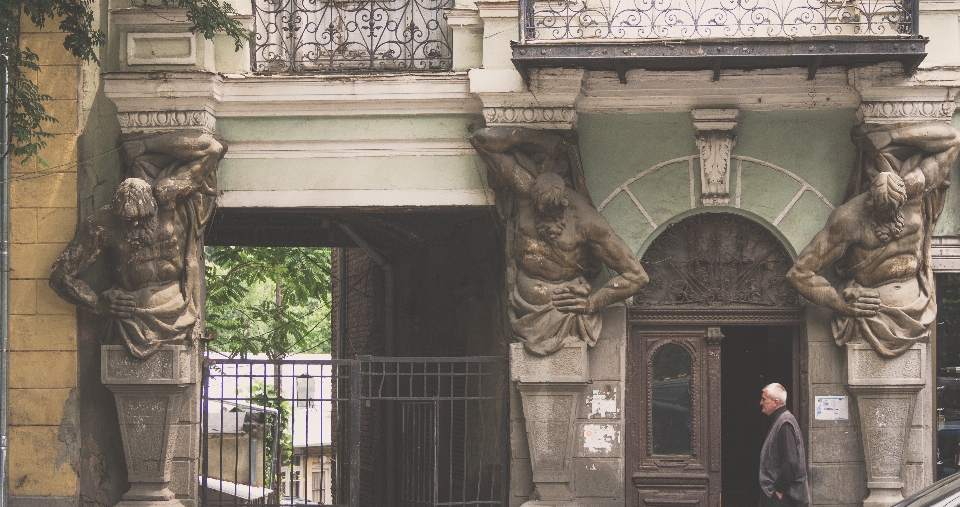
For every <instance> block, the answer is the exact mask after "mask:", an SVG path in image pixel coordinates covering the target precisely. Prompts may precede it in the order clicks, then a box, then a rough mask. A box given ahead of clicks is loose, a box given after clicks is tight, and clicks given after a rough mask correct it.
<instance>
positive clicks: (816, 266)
mask: <svg viewBox="0 0 960 507" xmlns="http://www.w3.org/2000/svg"><path fill="white" fill-rule="evenodd" d="M853 140H854V142H855V143H856V144H857V145H858V146H859V148H860V157H859V159H860V161H861V165H862V166H861V167H859V168H858V169H857V171H856V172H855V173H854V179H853V181H851V189H850V193H851V195H852V198H850V199H849V200H848V201H847V202H846V203H844V204H843V205H842V206H840V207H838V208H837V209H835V210H834V211H833V212H832V213H831V214H830V217H829V218H828V219H827V224H826V226H824V228H823V230H821V231H820V232H819V233H817V235H816V236H815V237H814V238H813V240H812V241H811V242H810V244H809V245H807V247H806V248H804V249H803V251H802V252H800V255H799V257H798V258H797V261H796V263H795V264H794V266H793V268H792V269H791V270H790V272H789V273H787V278H788V279H789V280H790V282H791V283H792V284H793V286H794V287H796V289H797V292H799V293H800V294H802V295H803V296H804V297H806V298H807V299H809V300H810V301H812V302H813V303H816V304H818V305H820V306H824V307H827V308H830V309H831V310H833V311H834V312H835V314H836V317H835V319H834V322H833V332H834V338H835V339H836V342H837V344H838V345H843V344H845V343H848V342H856V341H864V342H866V343H869V344H870V345H871V346H872V347H873V349H874V350H875V351H876V352H877V353H878V354H880V355H881V356H883V357H896V356H898V355H900V354H902V353H904V352H905V351H906V350H907V349H909V348H910V347H911V346H912V345H913V344H914V343H917V342H923V341H926V340H927V339H929V336H930V324H931V323H932V322H933V320H934V319H935V318H936V314H937V309H936V298H935V297H934V293H933V280H932V268H931V266H930V259H929V256H930V240H931V235H932V234H933V227H934V225H935V224H936V219H937V217H938V216H939V214H940V211H941V210H942V209H943V190H944V189H945V188H946V186H947V185H948V184H949V182H948V181H947V175H948V174H949V171H950V167H951V166H952V165H953V163H954V161H955V160H956V159H957V154H958V153H960V132H957V130H956V129H954V128H953V127H951V126H949V125H946V124H940V123H925V124H917V125H907V126H897V125H894V126H871V127H858V128H856V129H855V130H854V132H853ZM858 192H862V193H858ZM831 264H833V265H834V268H835V270H836V272H837V274H838V275H839V276H840V278H841V279H842V283H843V286H842V287H841V289H840V290H839V291H838V290H837V289H834V288H833V287H832V286H831V285H830V282H829V281H827V279H826V278H824V277H822V276H820V275H818V274H817V272H819V271H820V270H821V269H823V268H825V267H827V266H830V265H831Z"/></svg>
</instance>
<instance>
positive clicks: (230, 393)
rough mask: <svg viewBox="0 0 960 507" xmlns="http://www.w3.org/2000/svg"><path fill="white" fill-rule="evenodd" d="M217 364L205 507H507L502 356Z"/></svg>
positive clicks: (207, 395)
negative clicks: (306, 506)
mask: <svg viewBox="0 0 960 507" xmlns="http://www.w3.org/2000/svg"><path fill="white" fill-rule="evenodd" d="M328 357H329V356H317V355H297V356H293V357H292V358H288V359H284V360H282V361H271V360H267V359H244V360H241V359H228V358H218V357H210V358H209V361H208V366H207V368H206V372H205V376H204V385H203V396H202V419H201V472H200V491H199V498H200V505H201V506H204V507H206V506H210V507H213V506H239V505H264V506H278V505H339V506H350V507H359V506H363V507H377V506H400V507H433V506H467V505H470V506H500V507H506V505H507V491H508V486H509V469H508V467H507V463H508V460H507V456H508V453H509V429H508V428H509V427H508V410H509V401H508V400H509V395H508V382H507V377H506V359H505V358H502V357H456V358H437V357H429V358H386V357H370V356H360V357H357V358H356V359H352V360H340V359H328Z"/></svg>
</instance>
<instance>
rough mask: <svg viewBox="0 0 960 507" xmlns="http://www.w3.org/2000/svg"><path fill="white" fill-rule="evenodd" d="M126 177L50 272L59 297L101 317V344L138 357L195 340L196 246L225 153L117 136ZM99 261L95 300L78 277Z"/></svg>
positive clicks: (199, 287) (188, 142) (173, 137)
mask: <svg viewBox="0 0 960 507" xmlns="http://www.w3.org/2000/svg"><path fill="white" fill-rule="evenodd" d="M120 146H121V150H122V155H121V156H122V157H123V161H124V165H125V170H126V175H127V176H129V177H128V178H127V179H125V180H124V181H123V182H121V183H120V185H119V187H118V188H117V192H116V194H115V196H114V198H113V201H112V202H111V204H110V205H108V206H104V207H102V208H100V209H98V210H97V211H95V212H93V214H91V215H90V216H89V217H87V219H86V220H84V221H83V223H81V224H80V227H79V228H78V230H77V233H76V235H75V236H74V238H73V240H72V241H71V242H70V243H69V244H68V245H67V248H66V249H65V250H64V252H63V253H62V254H61V255H60V257H59V258H58V259H57V261H56V262H55V263H54V265H53V274H51V275H50V286H51V287H52V288H53V290H54V291H56V293H57V294H59V295H60V297H62V298H64V299H66V300H67V301H69V302H71V303H73V304H75V305H77V306H79V307H81V308H83V309H86V310H89V311H91V312H94V313H97V314H100V315H103V316H106V317H108V318H109V320H108V322H107V324H108V326H107V336H106V339H107V341H110V342H119V343H123V344H125V345H126V346H127V348H128V350H129V351H130V353H131V354H132V355H133V356H135V357H138V358H141V359H142V358H146V357H148V356H150V355H151V354H153V352H155V351H156V350H157V349H158V348H159V347H160V346H161V345H164V344H176V343H182V342H183V341H185V340H190V339H192V338H195V337H199V335H200V333H202V331H203V330H202V328H201V327H202V312H203V308H202V299H201V294H202V291H203V273H202V272H201V269H200V268H201V266H202V264H201V262H200V255H201V252H200V244H201V241H202V234H203V229H204V226H205V225H206V223H207V222H208V221H209V219H210V216H211V213H212V212H213V205H214V202H215V198H216V168H217V164H218V162H219V161H220V159H221V158H222V157H223V154H224V152H225V151H226V149H225V147H224V146H223V145H222V143H221V142H220V141H219V140H217V139H216V138H215V137H213V136H211V135H209V134H204V133H200V132H188V133H171V134H139V135H133V136H125V137H123V138H121V143H120ZM99 258H105V259H106V260H107V268H108V269H109V271H110V275H111V278H112V287H110V288H109V289H107V290H105V291H103V292H101V293H99V294H98V293H97V292H96V291H95V290H94V289H93V288H92V287H91V286H90V285H88V284H87V282H85V281H84V280H83V279H81V278H80V275H81V274H82V273H83V272H84V271H85V270H86V269H87V268H88V267H89V266H90V265H91V264H93V262H95V261H96V260H97V259H99Z"/></svg>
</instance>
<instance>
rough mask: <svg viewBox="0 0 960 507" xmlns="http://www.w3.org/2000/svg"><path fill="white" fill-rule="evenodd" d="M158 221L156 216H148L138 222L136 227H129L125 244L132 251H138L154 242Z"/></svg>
mask: <svg viewBox="0 0 960 507" xmlns="http://www.w3.org/2000/svg"><path fill="white" fill-rule="evenodd" d="M158 224H159V220H158V219H157V215H156V214H154V215H150V217H149V218H145V219H143V220H141V221H140V223H139V224H138V225H137V226H136V227H130V229H129V230H128V231H127V238H126V239H127V243H128V244H129V245H130V246H131V247H133V250H140V249H142V248H144V247H146V246H148V245H152V244H153V243H155V242H156V238H157V226H158Z"/></svg>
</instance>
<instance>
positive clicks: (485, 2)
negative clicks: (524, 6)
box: [477, 0, 520, 19]
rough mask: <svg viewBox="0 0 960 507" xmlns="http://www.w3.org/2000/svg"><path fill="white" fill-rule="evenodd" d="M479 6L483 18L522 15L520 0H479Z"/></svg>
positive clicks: (516, 16)
mask: <svg viewBox="0 0 960 507" xmlns="http://www.w3.org/2000/svg"><path fill="white" fill-rule="evenodd" d="M477 8H479V9H480V17H481V18H483V19H487V18H519V17H520V2H518V1H517V0H479V1H478V2H477Z"/></svg>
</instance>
